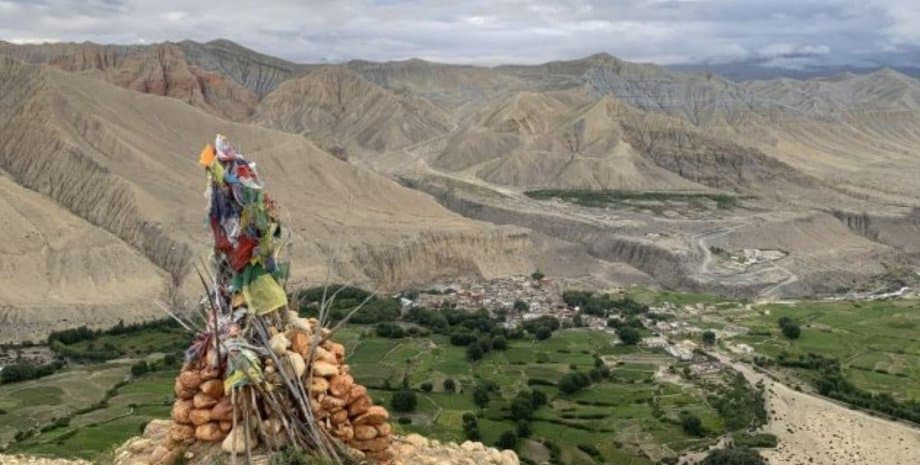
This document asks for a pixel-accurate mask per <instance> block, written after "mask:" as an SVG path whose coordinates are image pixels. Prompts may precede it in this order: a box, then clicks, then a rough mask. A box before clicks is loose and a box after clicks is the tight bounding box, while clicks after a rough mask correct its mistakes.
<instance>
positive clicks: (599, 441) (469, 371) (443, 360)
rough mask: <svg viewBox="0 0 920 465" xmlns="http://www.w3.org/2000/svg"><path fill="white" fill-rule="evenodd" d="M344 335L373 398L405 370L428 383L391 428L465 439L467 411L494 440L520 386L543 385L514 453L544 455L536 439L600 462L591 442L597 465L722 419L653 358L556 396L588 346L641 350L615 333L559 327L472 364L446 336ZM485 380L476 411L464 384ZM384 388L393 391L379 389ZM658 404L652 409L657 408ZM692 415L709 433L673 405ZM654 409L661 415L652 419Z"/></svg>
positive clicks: (508, 421)
mask: <svg viewBox="0 0 920 465" xmlns="http://www.w3.org/2000/svg"><path fill="white" fill-rule="evenodd" d="M343 337H344V338H345V339H346V340H347V345H348V346H349V353H351V354H352V355H351V358H350V359H349V362H350V364H351V366H352V367H353V371H354V373H355V374H356V376H357V377H358V378H359V379H361V380H362V382H364V383H367V384H368V385H370V386H373V387H375V388H376V389H372V391H371V392H372V393H373V395H374V397H375V399H377V400H378V401H381V402H383V403H387V404H388V403H389V399H390V398H391V396H392V394H393V390H392V388H393V387H397V386H399V384H400V382H401V380H402V377H403V376H404V375H408V379H409V384H410V386H412V387H418V386H419V385H420V384H421V383H423V382H431V383H432V384H433V385H434V390H433V391H432V392H431V393H419V407H418V408H417V410H416V411H415V412H413V413H411V414H406V415H402V416H403V417H404V418H405V419H404V420H402V422H407V421H411V423H409V424H402V423H401V424H399V425H398V429H399V430H402V431H405V432H419V433H423V434H425V435H427V436H430V437H435V438H438V439H443V440H451V441H463V440H465V437H464V435H463V430H462V419H461V417H462V416H463V414H464V413H466V412H473V413H477V414H478V416H479V429H480V433H481V435H482V441H483V442H485V443H494V442H495V441H496V440H497V439H498V438H499V436H500V435H501V433H502V432H504V431H508V430H512V431H513V430H514V429H515V422H514V420H513V419H512V418H511V417H510V412H509V404H510V401H511V400H512V399H513V398H514V396H515V395H517V393H518V392H519V391H521V390H540V391H543V392H544V393H546V394H547V396H548V398H549V399H550V402H549V404H548V405H547V406H544V407H541V408H539V409H538V410H537V411H536V412H535V413H534V416H533V418H532V420H531V429H532V431H533V435H532V437H531V438H530V440H529V441H525V442H524V443H523V444H522V445H521V447H520V448H519V452H520V453H521V454H522V455H523V456H524V457H525V458H529V459H531V460H534V461H539V460H541V458H542V459H545V457H546V456H547V454H548V450H547V449H546V447H545V446H544V445H542V444H541V442H542V441H545V440H548V441H550V442H552V443H555V445H556V446H558V447H559V449H560V450H561V457H560V458H561V459H562V461H563V462H564V463H570V464H593V463H598V461H597V459H595V458H592V457H591V456H590V455H589V454H587V453H586V452H585V451H583V450H582V449H580V448H579V447H578V446H579V445H582V446H584V445H591V446H594V447H596V448H597V449H598V450H599V452H600V453H601V455H602V457H601V458H600V459H601V460H602V461H603V462H604V463H617V464H650V463H655V462H656V461H658V460H660V459H661V458H663V457H667V456H674V455H676V453H678V452H679V451H682V450H685V449H688V448H693V447H698V446H704V445H707V444H709V443H711V442H712V441H713V440H714V437H716V436H717V435H719V434H721V433H722V432H724V431H725V425H724V423H723V420H722V419H721V418H720V417H719V415H718V413H717V412H716V411H715V410H714V409H713V408H712V407H710V406H709V405H708V404H707V402H706V400H705V395H704V393H703V392H702V390H700V389H699V388H697V387H694V386H690V385H677V384H672V383H663V382H658V381H656V379H655V371H656V370H657V368H658V367H657V366H656V365H652V364H645V363H622V362H621V363H620V364H617V365H615V366H613V367H612V374H613V376H612V378H611V379H610V380H608V381H603V382H599V383H595V384H592V385H591V386H589V387H588V388H586V389H584V390H582V391H579V392H577V393H575V394H572V395H564V394H561V393H560V392H559V391H558V389H557V388H556V386H555V385H556V383H558V382H559V380H560V379H561V378H562V377H563V376H564V375H565V374H567V373H569V372H571V371H572V370H573V369H574V370H581V371H588V370H590V369H591V368H593V367H594V354H598V355H601V356H607V357H605V358H606V359H608V360H610V359H616V358H617V357H619V356H628V355H631V354H633V353H636V352H639V351H641V350H642V349H638V348H635V347H624V346H620V345H614V344H613V343H612V341H613V338H612V337H611V336H610V335H608V334H606V333H601V332H596V331H586V330H564V331H559V332H556V333H554V334H553V336H552V337H551V338H550V339H548V340H545V341H531V340H513V341H509V346H508V349H507V350H505V351H497V350H493V351H491V352H489V353H488V354H487V356H486V357H485V358H484V359H483V360H481V361H480V362H477V363H473V364H471V363H469V362H467V361H466V358H465V350H464V348H463V347H456V346H451V345H450V344H449V341H448V339H447V337H445V336H439V335H432V336H427V337H419V338H405V339H381V338H378V337H372V336H370V335H369V333H368V332H367V331H364V335H363V336H362V335H361V331H358V330H351V331H349V333H347V334H346V335H344V336H343ZM447 378H450V379H453V380H455V381H456V382H457V385H458V390H457V393H448V392H444V389H443V381H444V380H445V379H447ZM482 382H492V383H495V384H496V385H497V386H498V390H499V394H498V395H493V396H492V399H491V401H490V402H489V404H488V406H487V407H486V408H484V409H481V410H480V409H479V408H478V407H477V406H476V405H475V404H474V403H473V399H472V396H471V392H472V390H473V388H474V386H475V385H476V384H478V383H482ZM386 386H390V387H391V388H390V389H382V388H384V387H386ZM656 409H658V410H660V411H659V412H657V413H656V412H655V410H656ZM681 411H686V412H690V413H693V414H695V415H696V416H698V417H699V418H700V419H701V420H702V421H703V425H704V427H705V428H706V430H707V431H708V434H707V435H706V436H705V437H702V438H699V437H694V436H690V435H688V434H687V433H685V432H684V431H683V430H682V428H681V426H680V424H679V422H678V421H677V419H678V416H679V413H680V412H681ZM656 414H657V415H658V416H657V417H656Z"/></svg>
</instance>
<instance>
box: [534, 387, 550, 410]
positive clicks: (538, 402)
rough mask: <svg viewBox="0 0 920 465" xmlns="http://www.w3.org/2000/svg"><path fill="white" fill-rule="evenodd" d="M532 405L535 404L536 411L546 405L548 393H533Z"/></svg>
mask: <svg viewBox="0 0 920 465" xmlns="http://www.w3.org/2000/svg"><path fill="white" fill-rule="evenodd" d="M530 403H531V404H533V408H534V410H536V409H538V408H540V407H542V406H544V405H546V393H545V392H543V391H533V392H531V393H530Z"/></svg>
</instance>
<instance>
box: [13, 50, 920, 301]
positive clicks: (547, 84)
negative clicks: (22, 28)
mask: <svg viewBox="0 0 920 465" xmlns="http://www.w3.org/2000/svg"><path fill="white" fill-rule="evenodd" d="M99 47H101V49H99ZM0 53H7V54H11V55H13V56H16V57H19V58H21V59H24V60H26V61H29V62H31V63H44V64H47V65H48V66H52V67H56V68H59V69H63V70H67V71H69V72H71V73H76V74H79V75H82V76H83V77H85V78H89V77H92V78H97V79H101V80H104V81H107V82H110V83H115V84H118V85H120V86H122V87H126V88H128V89H132V90H139V91H141V92H147V93H154V94H157V95H163V96H171V97H173V100H176V102H175V103H177V104H178V103H180V101H181V102H184V103H187V104H191V105H192V106H195V107H197V108H199V109H200V110H203V111H205V112H207V113H211V114H212V115H216V116H219V117H221V118H223V119H225V120H234V121H237V122H239V123H241V124H242V125H243V126H246V127H247V128H251V127H252V125H255V126H261V127H262V128H267V129H272V130H277V131H282V132H285V133H290V134H294V135H298V136H302V137H301V138H302V139H308V140H309V141H310V142H312V144H314V145H312V147H314V148H315V147H316V146H318V147H320V148H321V149H323V150H325V151H326V152H329V153H332V154H335V155H336V156H338V157H339V158H342V159H345V160H347V161H348V163H349V164H350V165H354V166H359V167H361V168H364V169H366V168H370V169H372V170H374V171H377V172H379V173H381V174H383V175H385V176H388V177H390V178H394V179H398V180H399V182H400V183H402V184H404V185H407V186H412V187H413V188H415V189H418V190H422V191H424V192H426V193H428V194H430V195H432V196H434V198H435V199H436V200H437V201H438V202H440V203H441V204H442V205H444V206H446V207H448V208H449V209H451V210H453V211H455V212H457V213H460V214H462V215H465V216H468V217H470V218H473V219H478V220H484V221H488V222H492V223H497V224H502V225H516V226H519V227H523V228H526V229H528V230H530V231H533V232H535V233H536V234H537V236H533V237H535V238H537V243H539V244H540V245H539V246H538V247H540V248H541V250H540V253H542V254H543V256H544V257H556V256H557V255H554V254H556V253H562V252H559V251H562V250H565V251H568V252H565V253H566V254H570V253H571V251H573V250H578V251H579V252H578V253H579V254H585V255H579V256H588V257H590V259H591V260H597V261H598V263H603V264H613V266H614V267H617V269H631V270H632V271H630V272H629V273H627V275H629V276H636V275H641V274H643V273H644V274H645V275H647V276H646V277H650V279H654V280H657V281H658V282H660V283H663V284H665V285H667V286H672V287H682V288H692V289H702V290H709V291H713V292H723V293H731V294H737V295H746V296H756V295H760V296H767V297H772V296H779V295H813V294H815V293H828V292H834V291H835V290H836V289H838V288H843V287H871V286H875V285H878V279H881V277H884V276H887V275H888V274H887V273H888V271H886V270H889V269H891V268H892V267H894V268H898V269H900V268H903V267H905V266H906V267H911V266H914V264H915V262H916V261H918V260H920V256H918V255H917V252H916V251H917V250H920V239H917V238H916V237H914V235H912V233H911V231H915V230H917V226H916V221H915V216H914V214H913V212H914V211H915V210H914V209H915V208H920V189H918V188H917V184H916V182H915V180H916V178H917V176H918V175H920V165H918V164H917V163H915V160H916V156H917V152H916V147H917V146H918V142H920V140H918V139H920V113H918V111H920V110H918V108H917V103H918V95H920V93H918V89H920V87H918V81H917V80H916V79H914V78H912V77H910V76H907V75H904V74H901V73H899V72H897V71H894V70H878V71H876V72H872V73H868V74H846V73H844V74H837V75H833V76H823V77H821V78H816V79H808V80H796V79H789V78H781V79H771V80H766V81H745V82H735V81H732V80H729V79H726V78H724V77H721V76H719V75H717V74H714V73H711V72H705V71H702V72H685V71H678V70H674V69H669V68H665V67H661V66H657V65H653V64H643V63H631V62H628V61H624V60H620V59H618V58H616V57H613V56H610V55H607V54H597V55H592V56H589V57H584V58H580V59H573V60H560V61H553V62H549V63H544V64H539V65H502V66H496V67H492V68H489V67H481V66H470V65H451V64H442V63H432V62H428V61H424V60H419V59H411V60H405V61H393V62H383V63H375V62H369V61H362V60H354V61H351V62H348V63H343V64H340V65H310V64H295V63H290V62H287V61H285V60H281V59H277V58H273V57H269V56H266V55H263V54H260V53H258V52H254V51H252V50H249V49H246V48H244V47H241V46H238V45H236V44H233V43H232V42H229V41H224V40H218V41H213V42H208V43H204V44H202V43H195V42H189V41H184V42H179V43H177V44H172V43H164V44H155V45H149V46H95V45H92V44H46V45H38V46H15V45H11V44H6V45H2V46H0ZM154 70H155V71H156V72H154ZM154 76H156V77H158V80H156V79H153V77H154ZM200 76H210V77H208V78H207V79H202V78H200ZM192 81H194V82H203V83H204V84H201V85H198V86H197V89H198V90H197V91H196V90H195V86H189V85H185V84H183V83H188V82H192ZM160 82H162V83H165V84H164V85H160V84H158V83H160ZM140 84H143V85H140ZM199 96H200V97H199ZM180 106H181V105H180ZM186 106H188V105H186ZM110 115H111V118H115V114H114V113H111V112H110ZM100 125H101V127H102V128H104V129H108V128H109V123H108V122H103V123H100ZM251 130H255V129H251ZM263 130H265V129H263ZM126 132H127V130H126ZM101 151H102V152H107V151H109V149H108V148H105V149H103V150H101ZM101 165H102V166H107V164H106V163H101ZM546 189H552V190H555V191H554V192H557V194H559V195H557V196H556V197H553V196H551V195H550V194H547V193H545V192H544V193H543V194H539V193H536V194H535V193H534V191H537V190H546ZM581 190H585V192H580V191H581ZM600 190H607V191H610V190H613V191H616V192H617V193H618V194H616V195H613V196H612V197H608V198H607V199H608V200H605V202H607V203H602V204H600V205H596V204H592V203H591V202H596V200H592V201H590V202H589V201H587V200H585V199H584V198H583V199H582V200H580V202H581V203H578V202H572V201H563V200H562V198H563V197H565V195H562V194H566V193H569V194H571V193H573V192H574V193H576V194H572V195H579V196H583V197H584V196H587V198H590V197H591V196H593V195H596V191H600ZM621 192H625V194H623V193H621ZM560 193H561V194H560ZM540 195H543V196H547V195H549V197H548V198H546V199H544V198H542V197H540ZM560 195H561V197H560ZM605 195H606V194H605ZM584 203H587V204H589V205H592V206H585V205H584ZM400 205H401V204H400ZM390 206H391V207H392V208H394V209H396V210H398V209H399V208H401V207H400V206H399V205H396V204H392V205H390ZM750 224H756V225H758V227H757V228H754V229H750V228H747V227H746V226H747V225H750ZM759 231H783V233H784V234H783V235H782V237H783V238H784V241H785V243H783V244H779V243H777V242H776V241H773V240H771V239H770V238H769V237H766V236H764V235H762V234H759ZM918 237H920V236H918ZM816 238H818V240H815V239H816ZM820 238H827V240H828V241H829V245H828V246H826V247H822V246H819V245H818V244H822V243H823V242H822V240H821V239H820ZM545 247H550V248H551V249H552V250H550V249H546V248H545ZM712 247H715V248H716V249H719V248H720V247H722V248H726V247H727V248H730V249H731V250H733V251H734V252H735V253H736V255H734V256H741V255H742V252H743V249H763V250H774V249H776V250H780V251H781V252H782V253H781V254H780V255H781V256H782V257H783V258H781V259H777V260H776V261H774V262H769V263H759V264H755V265H750V264H748V265H744V264H738V263H731V260H729V259H726V258H725V257H716V256H714V255H713V254H712V253H711V248H712ZM778 253H779V252H778ZM780 255H777V256H780ZM726 260H728V261H726ZM857 261H858V262H859V263H863V264H864V266H862V267H860V268H859V269H854V268H853V267H851V266H849V263H853V262H857ZM542 263H547V264H548V266H549V267H550V268H552V267H554V266H557V265H554V264H559V263H563V261H560V260H554V259H550V258H545V260H544V261H543V262H542ZM591 266H594V265H591ZM604 266H606V265H601V267H602V268H603V267H604ZM623 267H625V268H623ZM557 269H558V270H559V272H560V273H563V272H564V273H569V275H575V276H581V275H580V274H579V273H585V272H584V271H583V270H582V271H578V270H576V269H575V268H573V267H569V266H562V265H558V268H557ZM548 271H551V272H552V271H553V270H552V269H549V270H548ZM592 273H593V272H592ZM355 274H360V273H355ZM619 276H622V275H617V276H616V277H614V276H613V275H611V280H612V281H611V282H613V283H617V282H616V279H619ZM594 277H596V273H595V274H592V279H593V278H594ZM617 284H618V283H617Z"/></svg>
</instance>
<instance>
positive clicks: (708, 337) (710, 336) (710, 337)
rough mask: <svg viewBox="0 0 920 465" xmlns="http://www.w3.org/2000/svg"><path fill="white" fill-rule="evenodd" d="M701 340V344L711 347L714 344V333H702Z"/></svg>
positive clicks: (707, 331)
mask: <svg viewBox="0 0 920 465" xmlns="http://www.w3.org/2000/svg"><path fill="white" fill-rule="evenodd" d="M702 339H703V344H706V345H710V346H711V345H713V344H715V343H716V333H714V332H712V331H709V330H706V331H703V335H702Z"/></svg>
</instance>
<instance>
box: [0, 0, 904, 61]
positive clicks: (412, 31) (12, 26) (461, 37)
mask: <svg viewBox="0 0 920 465" xmlns="http://www.w3.org/2000/svg"><path fill="white" fill-rule="evenodd" d="M914 3H916V2H912V1H901V0H869V1H865V0H860V1H852V0H834V1H829V0H828V1H819V0H774V1H755V0H752V1H745V2H740V1H734V0H710V1H703V0H700V1H677V0H667V1H656V0H617V1H603V0H560V1H549V0H533V1H524V0H456V1H447V0H337V1H335V2H328V1H294V0H277V1H271V2H262V4H261V5H259V6H257V7H252V3H251V2H243V1H242V0H228V1H217V0H208V1H198V2H190V1H180V0H160V1H142V0H90V1H77V0H41V1H20V0H15V1H10V0H0V39H4V40H14V41H30V40H45V39H53V40H66V41H84V40H90V41H95V42H104V43H150V42H158V41H164V40H173V41H176V40H182V39H192V40H199V41H207V40H211V39H215V38H218V37H222V38H227V39H230V40H234V41H236V42H239V43H241V44H242V45H245V46H248V47H251V48H254V49H257V50H259V51H263V52H265V53H269V54H272V55H277V56H280V57H283V58H287V59H290V60H294V61H300V62H317V61H323V60H327V61H329V60H331V61H341V60H348V59H352V58H363V59H370V60H394V59H405V58H410V57H421V58H427V59H433V60H440V61H447V62H462V63H466V62H475V63H481V64H497V63H502V62H517V63H536V62H543V61H548V60H553V59H564V58H574V57H579V56H586V55H589V54H592V53H596V52H601V51H605V52H608V53H611V54H613V55H616V56H619V57H622V58H625V59H630V60H638V61H652V62H658V63H662V64H674V63H732V62H756V63H760V64H762V65H768V66H784V67H791V68H795V67H801V66H814V65H828V66H829V65H847V64H867V63H878V62H882V63H883V64H884V63H889V62H890V63H901V62H905V61H907V60H910V59H912V58H915V57H916V56H917V52H916V50H917V48H918V47H920V34H917V33H916V32H915V31H916V30H918V28H917V27H916V26H920V8H918V7H917V6H916V5H914Z"/></svg>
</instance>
